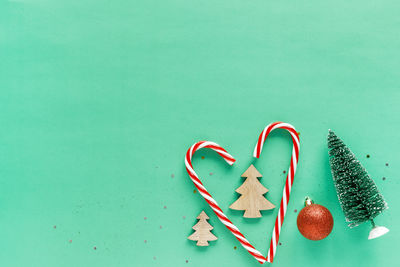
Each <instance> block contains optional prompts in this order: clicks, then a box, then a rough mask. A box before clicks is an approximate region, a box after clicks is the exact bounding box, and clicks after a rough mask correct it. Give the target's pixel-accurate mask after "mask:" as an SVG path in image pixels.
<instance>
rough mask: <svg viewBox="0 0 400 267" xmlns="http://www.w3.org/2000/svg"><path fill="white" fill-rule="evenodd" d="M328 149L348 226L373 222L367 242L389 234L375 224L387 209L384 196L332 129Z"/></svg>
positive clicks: (333, 175)
mask: <svg viewBox="0 0 400 267" xmlns="http://www.w3.org/2000/svg"><path fill="white" fill-rule="evenodd" d="M328 149H329V161H330V165H331V170H332V177H333V181H334V184H335V187H336V192H337V195H338V198H339V202H340V205H341V207H342V210H343V212H344V215H345V217H346V221H348V222H349V223H350V224H349V226H350V227H354V226H357V225H359V224H361V223H363V222H366V221H370V222H371V225H372V230H371V231H370V234H369V237H368V239H373V238H377V237H379V236H382V235H384V234H386V233H387V232H389V229H387V228H386V227H383V226H376V225H375V222H374V218H375V217H376V216H378V215H379V214H380V213H381V212H382V211H384V210H385V209H387V204H386V202H385V200H384V199H383V196H382V195H381V194H380V193H379V191H378V188H377V187H376V184H375V182H374V181H373V180H372V178H371V177H370V176H369V174H368V173H367V171H366V170H365V168H364V167H363V166H362V165H361V163H360V161H358V160H357V159H356V157H355V155H354V154H353V152H351V150H350V149H349V148H348V147H347V146H346V145H345V144H344V143H343V141H342V140H340V139H339V138H338V137H337V136H336V134H335V133H334V132H332V131H331V130H329V134H328Z"/></svg>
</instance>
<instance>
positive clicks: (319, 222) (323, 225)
mask: <svg viewBox="0 0 400 267" xmlns="http://www.w3.org/2000/svg"><path fill="white" fill-rule="evenodd" d="M297 228H299V231H300V233H301V234H302V235H303V236H304V237H305V238H307V239H310V240H321V239H324V238H325V237H327V236H328V235H329V234H330V233H331V231H332V228H333V217H332V214H331V213H330V211H329V210H328V209H327V208H325V207H324V206H321V205H318V204H313V203H312V202H311V200H307V201H306V206H305V207H304V208H303V209H302V210H301V211H300V213H299V215H298V216H297Z"/></svg>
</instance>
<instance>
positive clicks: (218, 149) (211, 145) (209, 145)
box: [185, 141, 266, 264]
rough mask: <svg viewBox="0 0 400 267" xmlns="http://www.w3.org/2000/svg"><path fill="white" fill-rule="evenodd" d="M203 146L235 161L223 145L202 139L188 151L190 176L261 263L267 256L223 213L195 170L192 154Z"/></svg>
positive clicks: (218, 213) (231, 161)
mask: <svg viewBox="0 0 400 267" xmlns="http://www.w3.org/2000/svg"><path fill="white" fill-rule="evenodd" d="M201 148H211V149H212V150H214V151H215V152H217V153H218V154H219V155H221V157H223V158H224V160H225V161H226V162H227V163H228V164H230V165H232V164H233V163H234V162H235V159H234V158H233V157H232V156H231V155H230V154H229V153H228V152H226V150H225V149H223V148H222V147H221V146H219V145H218V144H216V143H213V142H209V141H200V142H198V143H195V144H194V145H192V146H191V147H190V148H189V150H188V151H187V153H186V157H185V165H186V171H187V172H188V174H189V176H190V178H191V179H192V181H193V183H194V185H195V186H196V188H197V190H199V192H200V194H201V195H202V196H203V198H204V199H205V201H207V203H208V204H209V205H210V207H211V208H212V210H213V211H214V212H215V214H216V215H217V217H218V219H219V220H220V221H221V222H222V223H223V224H224V225H225V226H226V228H228V229H229V231H231V233H232V234H233V235H234V236H235V237H236V238H237V239H238V240H239V242H240V244H241V245H242V246H243V247H244V248H245V249H246V250H247V251H248V252H249V253H250V254H251V255H252V256H253V257H254V258H256V260H258V262H260V263H261V264H262V263H264V262H265V261H266V259H265V257H264V256H263V255H262V254H261V253H260V252H259V251H257V250H256V249H255V248H254V247H253V246H252V245H251V244H250V243H249V241H248V240H247V239H246V238H245V237H244V235H243V234H242V233H241V232H240V231H239V229H238V228H237V227H236V226H235V225H233V223H232V222H231V221H230V220H229V219H228V217H227V216H226V215H225V214H224V213H223V211H222V210H221V208H220V207H219V206H218V204H217V202H216V201H215V200H214V199H213V198H212V196H211V195H210V193H208V191H207V189H206V188H205V187H204V185H203V183H202V182H201V181H200V179H199V177H198V175H197V174H196V172H195V171H194V170H193V166H192V156H193V154H194V153H195V152H196V151H197V150H199V149H201Z"/></svg>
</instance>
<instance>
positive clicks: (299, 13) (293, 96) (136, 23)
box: [0, 0, 400, 267]
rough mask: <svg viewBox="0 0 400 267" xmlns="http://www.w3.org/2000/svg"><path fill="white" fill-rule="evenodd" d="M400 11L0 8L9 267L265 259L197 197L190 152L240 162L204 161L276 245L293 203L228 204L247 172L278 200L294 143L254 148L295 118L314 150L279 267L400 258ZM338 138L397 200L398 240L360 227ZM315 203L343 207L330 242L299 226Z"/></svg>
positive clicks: (123, 5) (350, 4)
mask: <svg viewBox="0 0 400 267" xmlns="http://www.w3.org/2000/svg"><path fill="white" fill-rule="evenodd" d="M399 14H400V2H399V1H398V0H380V1H378V0H354V1H347V0H346V1H344V0H335V1H333V0H328V1H320V0H311V1H303V0H301V1H271V0H255V1H244V0H240V1H239V0H230V1H188V0H164V1H154V0H146V1H117V0H116V1H104V0H100V1H94V0H83V1H77V0H72V1H50V0H21V1H4V0H2V1H1V2H0V125H1V127H0V181H1V185H0V237H1V241H0V259H1V260H0V265H1V266H7V267H8V266H40V267H43V266H46V267H47V266H58V267H63V266H68V267H71V266H79V267H80V266H85V267H86V266H96V267H97V266H107V267H109V266H138V267H141V266H198V267H200V266H241V267H242V266H259V264H258V263H257V262H256V261H255V260H254V259H253V258H252V257H251V256H250V255H249V254H248V253H247V252H246V251H245V250H244V249H243V248H242V247H241V246H240V244H239V243H238V241H237V240H236V239H235V238H234V237H233V236H232V235H231V234H230V232H229V231H228V230H227V229H226V228H225V227H224V226H223V225H222V224H221V223H220V222H219V221H218V219H217V217H216V216H215V214H213V213H212V211H211V209H210V208H209V207H208V206H207V205H206V203H205V201H204V200H203V199H202V198H201V196H200V195H199V193H193V189H194V186H193V184H192V183H191V181H190V180H189V178H188V175H187V173H186V171H185V168H184V160H183V159H184V154H185V153H186V150H187V149H188V147H189V146H190V145H192V144H193V143H194V142H196V141H199V140H203V139H205V140H212V141H215V142H217V143H219V144H221V145H222V146H223V147H225V148H226V149H227V150H228V151H229V152H231V153H232V154H233V155H234V156H235V157H236V159H237V163H235V164H234V166H232V167H229V166H228V165H227V164H226V163H225V162H224V161H223V160H222V159H221V158H220V157H219V156H218V155H216V154H215V153H213V152H210V151H202V152H199V153H197V154H196V156H195V157H194V162H193V164H194V167H195V169H196V170H197V172H198V174H199V175H200V177H201V178H202V180H203V182H204V184H205V185H206V186H207V188H208V189H209V190H210V192H211V194H212V195H213V196H214V197H215V198H216V200H217V201H218V203H219V204H220V206H221V208H222V209H223V210H224V211H226V214H227V215H228V216H229V217H230V218H231V220H232V221H233V222H234V223H235V224H236V225H237V226H238V227H239V228H240V229H241V230H242V231H243V232H244V234H245V235H246V237H248V239H249V240H250V241H251V242H252V243H253V244H254V245H255V246H256V248H257V249H259V250H260V251H261V252H262V253H266V252H267V250H268V243H269V240H270V237H271V231H272V227H273V223H274V220H275V216H276V214H277V211H278V209H275V210H273V211H272V212H271V211H267V212H263V217H262V218H261V219H259V220H250V219H244V218H243V217H242V212H240V211H231V210H229V209H228V206H229V205H230V204H231V203H232V202H233V201H234V200H235V199H237V196H238V195H237V194H236V193H235V192H234V190H235V189H236V188H237V187H238V186H239V185H240V184H241V183H242V182H243V179H242V178H240V175H241V174H242V173H243V172H244V171H245V170H246V168H247V167H248V166H249V164H250V163H254V164H255V166H256V167H257V168H258V170H259V171H260V172H261V173H262V174H263V178H261V182H262V184H263V185H264V186H266V187H267V188H269V189H270V191H269V192H268V193H267V197H268V199H269V200H270V201H271V202H272V203H274V204H275V205H279V202H280V197H281V192H282V188H283V184H284V179H285V175H284V174H283V171H284V170H286V169H287V168H288V164H289V159H290V153H291V146H292V144H291V140H290V138H289V135H288V134H287V133H285V132H283V131H276V132H274V133H273V134H271V136H270V137H269V138H268V140H267V143H266V144H265V147H264V151H263V152H262V156H261V158H260V159H259V160H253V159H252V156H251V154H252V150H253V148H254V145H255V142H256V140H257V137H258V135H259V134H260V132H261V130H262V129H263V127H265V126H266V125H267V124H269V123H271V122H273V121H276V120H281V121H285V122H289V123H291V124H293V125H294V126H295V127H296V128H297V130H298V131H299V132H300V138H301V153H300V161H299V166H298V172H297V174H296V177H295V181H294V187H293V191H292V195H291V201H290V204H289V208H288V212H287V216H286V218H285V222H284V226H283V230H282V234H281V238H280V242H281V243H282V245H281V246H279V247H278V250H277V254H276V258H275V262H274V263H273V266H274V267H278V266H290V267H291V266H307V267H312V266H328V267H329V266H395V265H396V263H397V261H398V259H397V258H398V255H397V254H398V253H397V251H398V246H397V245H398V240H399V238H400V233H399V227H398V224H399V219H400V210H399V206H398V204H399V190H400V188H399V173H400V158H399V148H400V141H399V140H400V139H399V132H400V124H399V115H400V106H399V103H400V90H399V89H400V75H399V74H400V73H399V69H400V53H399V51H400V50H399V49H400V34H399V29H400V16H399ZM329 128H332V129H334V130H335V132H336V133H337V134H338V135H339V136H340V137H341V138H342V139H343V140H344V141H345V142H346V144H348V145H349V147H350V148H351V149H352V151H353V152H354V153H355V154H356V155H357V156H358V158H359V159H360V160H361V162H362V163H363V164H364V166H365V167H366V168H367V170H368V171H369V173H370V174H371V176H372V177H374V179H375V181H376V183H377V185H378V187H379V189H380V190H381V192H382V194H383V195H384V196H385V198H386V200H387V202H388V204H389V207H390V208H389V210H387V211H385V212H384V213H383V214H382V215H380V216H378V217H377V219H376V223H377V224H379V225H384V226H386V227H388V228H390V230H391V231H390V233H389V234H387V235H386V236H384V237H381V238H379V239H376V240H367V237H368V233H369V230H370V225H368V224H363V225H361V226H359V227H357V228H354V229H350V228H348V227H347V225H346V222H345V219H344V216H343V214H342V211H341V209H340V206H339V203H338V201H337V197H336V193H335V191H334V186H333V183H332V179H331V175H330V169H329V162H328V156H327V148H326V141H325V139H326V135H327V131H328V129H329ZM367 154H370V155H371V156H370V158H366V155H367ZM201 156H204V157H205V158H204V159H203V160H202V159H201ZM385 163H389V166H385ZM210 172H211V173H212V175H210ZM172 176H174V177H173V178H172ZM382 177H386V180H382ZM306 195H309V196H311V197H312V198H313V199H314V200H315V201H316V202H317V203H319V204H322V205H324V206H326V207H327V208H328V209H329V210H330V211H331V212H332V214H333V217H334V221H335V225H334V228H333V231H332V233H331V235H330V236H329V237H328V238H326V239H325V240H323V241H319V242H312V241H309V240H306V239H305V238H303V237H302V236H301V235H300V234H299V232H298V230H297V227H296V217H297V214H298V212H297V213H295V212H294V210H295V209H297V210H298V211H299V210H300V209H301V208H302V206H303V200H304V197H305V196H306ZM164 206H166V208H164ZM203 209H204V210H205V211H206V212H207V214H208V215H209V216H210V223H211V224H212V225H213V226H214V230H213V233H214V234H215V235H216V236H217V237H218V238H219V239H218V240H217V241H215V242H213V243H211V245H210V246H209V247H207V248H199V247H196V246H195V242H192V241H189V240H187V239H186V238H187V236H188V235H190V234H191V233H192V229H191V227H192V226H193V225H194V224H195V223H196V219H195V217H196V216H197V215H198V214H199V213H200V211H201V210H203ZM183 216H185V219H184V218H183ZM144 217H146V218H147V220H145V219H144ZM160 226H161V227H162V228H161V229H160ZM54 227H55V228H54ZM145 240H146V241H147V243H145ZM235 246H236V247H237V249H236V250H235V249H234V247H235ZM94 247H96V249H94ZM186 260H187V261H188V262H187V263H186ZM266 265H269V264H266Z"/></svg>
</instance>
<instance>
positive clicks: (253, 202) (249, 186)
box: [229, 164, 275, 218]
mask: <svg viewBox="0 0 400 267" xmlns="http://www.w3.org/2000/svg"><path fill="white" fill-rule="evenodd" d="M242 177H245V178H247V179H246V180H245V181H244V183H243V184H242V185H241V186H240V187H239V188H238V189H236V192H238V193H239V194H241V196H240V197H239V199H238V200H236V201H235V202H234V203H233V204H232V205H231V206H230V207H229V208H230V209H233V210H244V211H245V212H244V214H243V217H245V218H260V217H261V213H260V210H271V209H273V208H275V205H274V204H272V203H271V202H269V201H268V200H267V199H266V198H265V197H264V194H265V193H267V192H268V189H267V188H265V187H264V186H263V185H262V184H261V183H260V181H258V179H257V177H262V175H261V174H260V173H259V172H258V171H257V169H256V168H255V167H254V166H253V164H252V165H250V167H249V168H248V169H247V170H246V171H245V172H244V173H243V174H242Z"/></svg>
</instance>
